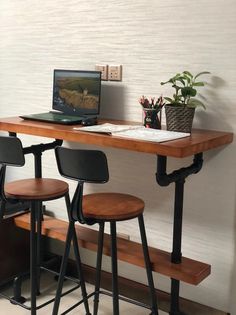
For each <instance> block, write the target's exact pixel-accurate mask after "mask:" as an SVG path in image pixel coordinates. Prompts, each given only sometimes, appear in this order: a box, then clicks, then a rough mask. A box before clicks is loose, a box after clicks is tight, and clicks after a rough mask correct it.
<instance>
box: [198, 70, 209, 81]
mask: <svg viewBox="0 0 236 315" xmlns="http://www.w3.org/2000/svg"><path fill="white" fill-rule="evenodd" d="M203 74H210V72H209V71H203V72H199V73H198V74H196V75H195V77H194V80H195V79H196V78H198V77H199V76H200V75H203Z"/></svg>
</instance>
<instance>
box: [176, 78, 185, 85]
mask: <svg viewBox="0 0 236 315" xmlns="http://www.w3.org/2000/svg"><path fill="white" fill-rule="evenodd" d="M176 81H180V82H181V83H182V84H183V86H185V82H184V80H183V79H182V78H178V79H176Z"/></svg>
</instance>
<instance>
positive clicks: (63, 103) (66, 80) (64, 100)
mask: <svg viewBox="0 0 236 315" xmlns="http://www.w3.org/2000/svg"><path fill="white" fill-rule="evenodd" d="M100 95H101V72H100V71H84V70H59V69H55V70H54V78H53V96H52V111H50V112H46V113H38V114H29V115H22V116H20V117H21V118H23V119H28V120H36V121H44V122H50V123H57V124H63V125H73V124H81V123H82V122H83V121H86V119H93V118H94V121H95V120H96V117H97V115H98V114H99V111H100Z"/></svg>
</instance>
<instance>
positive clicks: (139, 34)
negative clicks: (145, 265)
mask: <svg viewBox="0 0 236 315" xmlns="http://www.w3.org/2000/svg"><path fill="white" fill-rule="evenodd" d="M235 16H236V3H235V1H234V0H226V1H225V0H224V1H223V0H215V1H213V0H198V1H189V0H177V1H176V0H150V1H145V0H135V1H134V0H130V1H125V0H109V1H106V0H103V1H101V0H90V1H85V0H81V1H76V0H68V1H64V0H57V1H55V0H54V1H53V0H47V1H43V2H42V1H38V0H25V1H20V0H1V3H0V29H1V35H0V115H1V116H2V117H3V116H10V115H18V114H23V113H31V112H32V113H33V112H41V111H46V110H48V109H49V108H50V106H51V91H52V72H53V69H54V68H62V69H91V70H92V69H94V65H95V63H108V64H109V63H110V64H116V63H117V64H122V65H123V67H124V71H123V81H122V82H121V83H111V82H110V83H104V84H103V95H102V115H103V116H107V117H117V118H124V119H130V120H141V117H142V115H141V109H140V107H139V105H138V102H137V99H138V98H139V96H140V95H142V94H145V95H147V96H155V95H159V94H160V93H162V92H164V93H165V92H168V91H169V90H168V87H164V88H163V87H161V86H160V82H161V81H162V80H166V79H168V78H169V77H170V76H171V75H173V74H175V73H176V72H178V71H183V70H189V71H192V72H194V73H197V72H200V71H204V70H208V71H210V72H211V76H209V80H208V81H209V85H208V86H207V87H206V88H205V89H204V90H202V94H203V96H204V97H205V98H206V99H207V100H206V105H207V111H206V112H203V111H202V112H200V111H199V112H198V113H197V115H196V119H195V122H194V123H195V126H197V127H201V128H211V129H219V130H220V129H223V130H228V131H235V130H236V119H235V118H236V110H235V86H236V76H235V73H236V61H235V60H236V59H235V56H236V20H235ZM23 139H24V142H25V144H29V143H32V142H36V140H35V139H33V138H31V137H23ZM38 140H41V139H38ZM105 151H106V152H107V154H108V158H109V163H110V169H111V183H110V184H109V185H106V188H107V189H109V190H112V189H115V190H117V191H124V190H125V191H127V192H129V193H134V194H137V195H139V196H141V197H142V198H144V200H145V202H146V213H145V219H146V224H147V230H148V238H149V242H150V244H151V245H154V246H159V247H160V248H163V249H167V250H170V248H171V233H172V203H173V201H172V197H173V187H168V188H161V187H158V186H157V185H156V183H155V177H154V172H155V166H156V158H155V156H152V155H147V154H139V153H131V152H126V151H122V150H115V149H106V150H105ZM235 151H236V150H235V143H233V144H231V145H229V146H227V147H225V148H221V149H219V150H214V151H212V152H209V153H207V154H205V164H204V168H203V170H202V171H201V172H200V173H199V174H198V175H194V176H192V177H190V178H188V180H187V185H186V193H185V214H184V230H183V254H184V255H186V256H189V257H193V258H196V259H199V260H202V261H206V262H209V263H210V264H212V275H211V276H210V277H209V278H208V279H207V280H205V281H204V282H203V283H202V284H201V285H199V286H198V287H192V286H188V285H183V286H182V291H181V295H182V296H185V297H187V298H190V299H192V300H196V301H199V302H200V303H203V304H208V305H211V306H213V307H216V308H219V309H222V310H225V311H228V312H230V311H231V312H232V314H234V315H235V314H236V306H235V304H233V303H234V302H233V300H234V297H235V295H236V289H235V284H234V283H235V281H236V279H235V278H236V271H235V269H236V268H235V264H236V250H235V230H236V229H235V227H236V222H235V221H236V219H235V204H236V203H235V166H236V165H235ZM43 163H44V174H45V175H47V176H57V172H56V167H55V165H54V164H55V163H54V158H53V155H52V153H46V154H45V155H44V159H43ZM189 163H191V160H190V159H186V160H183V161H178V160H175V159H171V160H170V169H172V168H177V167H181V166H183V165H185V164H189ZM32 173H33V172H32V159H31V158H28V159H27V167H25V168H24V169H21V170H19V171H18V176H28V175H29V174H32ZM11 176H12V174H11ZM71 187H72V189H73V186H72V185H71ZM89 189H90V188H89ZM100 189H101V188H100ZM58 205H59V207H58ZM48 207H51V209H52V210H53V211H54V212H55V214H56V215H57V216H58V217H62V218H64V217H65V210H64V206H63V204H62V203H59V204H58V203H51V205H50V206H48ZM119 229H120V230H121V231H123V232H126V231H127V233H130V231H132V235H131V237H132V238H133V239H135V240H137V239H138V234H137V231H136V225H135V222H130V223H128V224H123V223H122V224H121V225H120V226H119ZM85 258H86V259H90V258H89V255H88V254H87V256H86V257H85ZM90 260H92V258H91V259H90ZM120 269H121V273H122V274H124V275H128V276H130V277H132V278H134V279H135V280H137V278H138V277H140V281H142V279H141V276H139V275H140V272H139V270H138V269H135V270H134V269H132V271H130V268H129V269H127V266H125V265H124V264H121V268H120ZM156 280H157V282H156V283H157V286H158V287H160V288H163V289H166V290H167V289H169V284H168V281H167V280H166V278H165V277H158V279H156Z"/></svg>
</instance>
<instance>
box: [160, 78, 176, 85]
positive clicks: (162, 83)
mask: <svg viewBox="0 0 236 315" xmlns="http://www.w3.org/2000/svg"><path fill="white" fill-rule="evenodd" d="M166 83H173V84H174V81H173V78H171V79H169V80H168V81H166V82H161V85H164V84H166Z"/></svg>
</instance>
